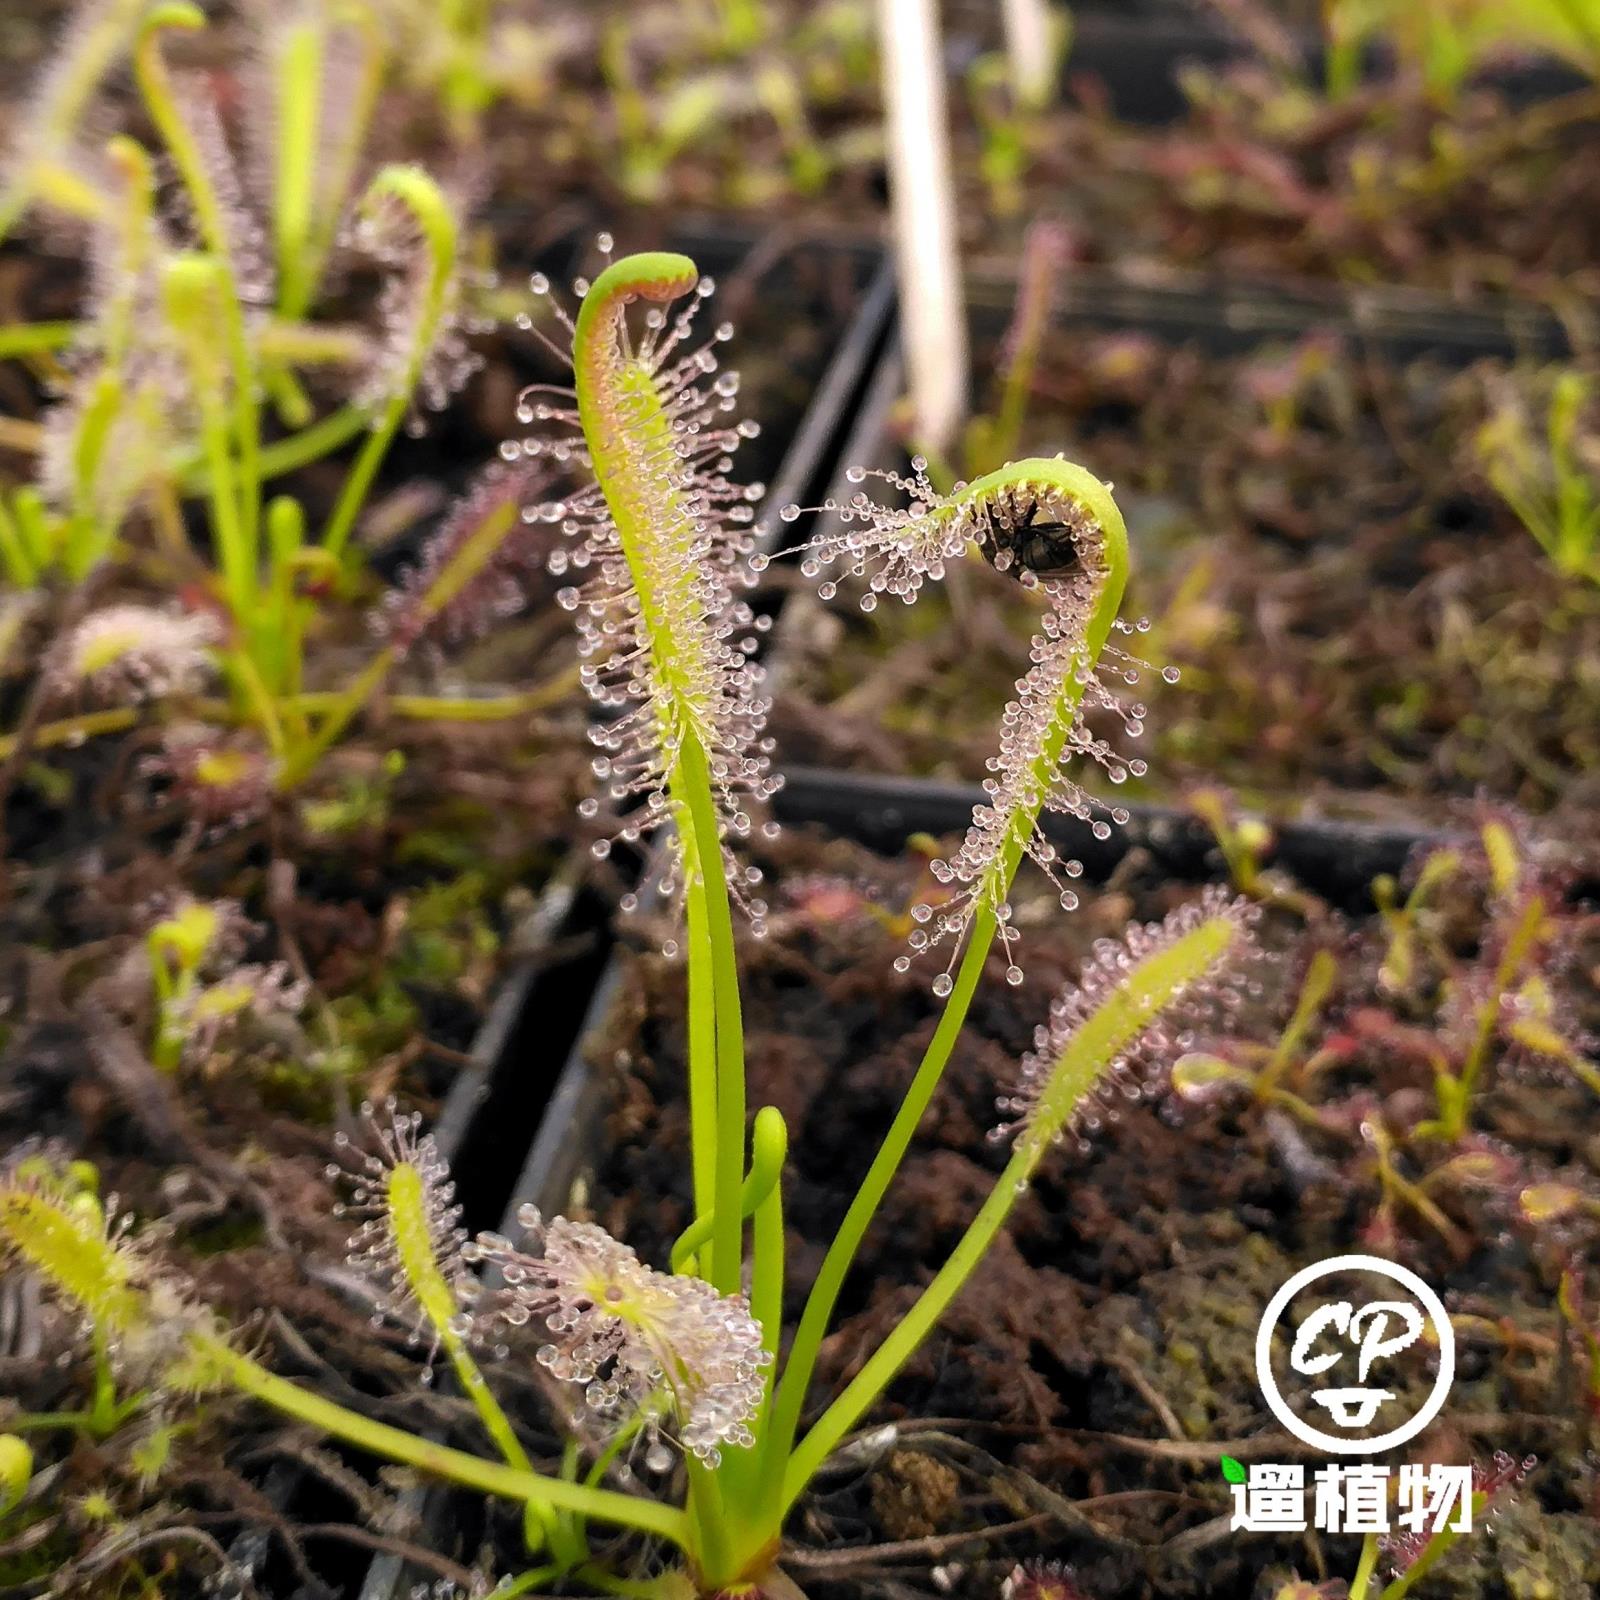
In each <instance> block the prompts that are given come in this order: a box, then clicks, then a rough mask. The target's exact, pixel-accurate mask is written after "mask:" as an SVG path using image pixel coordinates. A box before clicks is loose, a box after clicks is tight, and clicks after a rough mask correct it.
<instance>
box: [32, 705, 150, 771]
mask: <svg viewBox="0 0 1600 1600" xmlns="http://www.w3.org/2000/svg"><path fill="white" fill-rule="evenodd" d="M139 717H140V712H139V708H138V707H136V706H110V707H108V708H107V709H106V710H104V711H85V712H83V713H82V714H81V715H79V716H76V717H64V718H62V719H61V720H60V721H59V722H41V723H40V724H39V726H38V727H37V728H35V729H34V730H33V732H32V734H31V735H30V736H29V740H28V742H29V744H31V745H32V746H33V747H34V748H35V749H36V750H52V749H59V748H60V747H61V746H62V745H75V744H80V743H82V742H83V740H85V739H92V738H94V737H96V736H97V735H99V734H102V733H125V732H126V731H127V730H128V729H129V728H132V727H135V726H137V724H138V722H139ZM18 738H19V736H18V735H17V734H14V733H7V734H0V761H9V760H10V759H11V757H12V756H14V755H15V754H16V752H17V743H18Z"/></svg>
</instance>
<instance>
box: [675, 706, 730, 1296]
mask: <svg viewBox="0 0 1600 1600" xmlns="http://www.w3.org/2000/svg"><path fill="white" fill-rule="evenodd" d="M672 793H673V797H674V799H676V800H678V801H679V802H680V815H681V816H685V817H686V818H687V820H688V822H689V825H690V827H691V829H692V830H693V837H692V839H690V840H686V841H685V843H686V846H688V847H689V848H688V850H687V852H686V870H687V869H692V868H697V869H698V872H699V876H700V881H701V883H702V884H703V885H704V887H705V913H706V927H705V932H706V942H705V946H704V948H703V952H702V951H694V950H691V952H690V957H689V959H690V960H691V961H693V960H694V959H696V957H697V956H700V955H702V954H703V955H704V956H705V957H707V958H709V962H710V966H711V986H712V993H713V998H714V1004H715V1010H716V1029H717V1149H716V1165H715V1182H714V1186H713V1201H712V1204H713V1208H714V1219H715V1220H714V1223H713V1226H712V1233H711V1273H710V1277H709V1280H708V1281H709V1282H710V1283H711V1284H712V1285H713V1287H715V1288H717V1289H719V1290H721V1292H722V1293H723V1294H737V1293H738V1292H739V1285H740V1279H741V1277H742V1267H743V1259H744V1228H743V1224H742V1221H741V1218H740V1216H739V1191H740V1189H741V1188H742V1187H743V1184H744V1158H745V1131H744V1113H745V1093H744V1022H743V1016H742V1006H741V1001H740V998H739V962H738V954H737V952H736V950H735V948H734V942H733V910H732V906H731V904H730V902H729V898H728V877H727V868H726V863H725V862H724V860H723V855H722V837H721V833H720V830H719V829H718V827H717V814H716V806H715V803H714V802H713V800H712V790H711V772H710V768H709V767H708V766H707V763H706V756H705V751H704V750H703V749H702V748H701V745H700V739H699V735H698V734H696V733H695V732H693V731H692V730H688V731H686V732H685V734H684V736H683V743H682V745H681V747H680V749H679V752H678V761H677V767H676V771H675V773H674V781H673V783H672Z"/></svg>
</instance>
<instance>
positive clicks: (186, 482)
mask: <svg viewBox="0 0 1600 1600" xmlns="http://www.w3.org/2000/svg"><path fill="white" fill-rule="evenodd" d="M370 420H371V417H370V414H369V413H368V412H367V410H366V409H365V408H364V407H362V406H356V405H348V406H341V407H340V408H339V410H337V411H333V412H330V413H329V414H328V415H327V416H325V417H323V418H322V419H321V421H319V422H313V423H312V424H311V426H310V427H308V428H303V429H302V430H301V431H300V432H299V433H293V434H290V435H289V437H288V438H286V439H276V440H274V441H273V442H272V443H271V444H269V445H267V446H265V447H264V448H263V449H262V451H261V459H260V462H259V463H258V464H259V467H260V471H261V477H262V481H263V482H265V481H267V480H269V479H272V478H278V477H282V475H283V474H284V473H286V472H295V471H297V470H298V469H299V468H301V467H306V466H310V465H311V463H312V462H313V461H320V460H322V458H323V457H324V456H327V455H331V454H332V453H333V452H334V451H335V450H338V449H340V448H341V447H342V446H344V445H347V444H349V442H350V441H351V440H352V439H354V438H355V437H356V435H357V434H359V433H360V432H361V431H362V429H364V428H365V427H367V426H368V424H369V422H370ZM179 481H180V483H181V485H182V488H183V490H184V492H185V493H186V494H206V493H208V492H209V490H210V487H211V484H210V478H209V476H208V473H207V469H206V464H205V461H204V459H202V460H200V461H197V462H194V463H192V464H191V465H189V466H187V467H185V468H184V469H183V474H182V477H181V478H180V480H179Z"/></svg>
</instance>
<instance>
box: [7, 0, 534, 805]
mask: <svg viewBox="0 0 1600 1600" xmlns="http://www.w3.org/2000/svg"><path fill="white" fill-rule="evenodd" d="M254 15H255V19H256V20H255V21H254V22H253V23H252V24H251V27H252V29H253V34H252V45H253V51H254V54H253V59H252V60H251V61H250V62H249V63H248V65H247V69H246V70H245V71H243V72H242V73H241V74H240V79H239V82H240V94H239V107H238V115H237V116H236V117H235V116H232V115H230V116H228V117H227V118H225V117H224V114H223V109H222V107H221V106H220V105H219V103H218V100H217V97H216V93H215V91H214V90H213V89H212V88H211V87H210V85H209V84H208V83H207V82H206V81H205V80H204V79H202V78H201V77H199V75H197V74H195V73H192V72H188V71H185V70H182V69H180V68H179V67H177V66H175V65H174V64H173V61H172V59H170V57H171V56H173V55H175V53H176V51H175V48H174V46H175V42H176V41H177V40H178V39H179V38H181V36H183V35H191V34H195V33H197V32H199V31H200V30H202V29H203V28H204V27H205V19H204V16H203V14H202V13H201V12H200V10H199V9H198V8H197V7H196V6H194V5H192V4H189V3H188V0H157V3H154V4H146V5H144V6H142V7H137V8H134V10H133V11H132V12H130V11H129V8H128V7H126V6H121V7H105V6H101V7H98V8H91V10H90V11H89V12H87V13H86V16H85V19H84V20H83V21H82V22H81V23H80V25H79V29H78V32H77V33H76V35H74V36H73V37H71V38H69V39H68V40H67V41H66V42H65V43H64V44H63V45H62V46H61V47H60V54H59V57H58V60H57V62H56V64H55V66H54V67H53V68H52V69H51V71H50V72H49V73H48V74H47V77H46V81H45V84H44V86H43V88H42V89H41V91H40V93H39V105H38V109H37V112H36V119H37V127H36V134H37V137H34V138H32V139H31V140H30V141H24V143H23V145H22V147H21V148H20V149H19V150H18V151H17V152H16V153H15V154H14V156H13V159H12V163H11V170H10V177H9V180H8V181H9V189H8V190H7V191H6V192H7V193H8V194H9V195H10V196H11V200H10V204H9V209H8V210H7V211H6V212H4V213H0V221H5V222H9V220H10V218H11V212H12V211H15V212H17V213H18V214H19V215H21V216H23V217H24V219H25V220H31V219H32V217H33V216H34V214H35V213H39V214H41V215H44V216H47V217H48V218H49V219H50V220H51V222H52V225H53V226H55V227H57V228H60V227H64V226H65V227H70V228H76V229H77V230H78V237H80V238H81V239H82V240H83V241H84V254H85V257H86V265H87V272H86V279H87V289H86V293H85V305H84V311H83V314H82V316H81V317H80V318H78V319H76V320H74V321H70V322H62V323H44V324H25V325H12V326H10V327H6V328H0V355H4V356H8V357H11V358H13V359H16V360H19V361H24V362H26V363H27V364H28V365H29V367H30V368H31V369H32V371H33V373H34V374H35V376H36V377H37V378H38V380H39V382H40V385H41V388H42V391H43V396H44V403H43V406H42V410H41V417H40V420H39V421H38V422H37V423H33V422H24V421H23V420H22V419H11V421H10V424H9V426H8V428H7V430H6V434H5V439H6V442H7V443H8V444H9V445H12V446H13V447H16V448H21V449H25V450H27V451H30V452H31V453H32V455H33V457H34V460H35V468H34V473H33V478H32V481H31V482H28V483H24V484H22V485H20V486H18V487H15V488H13V489H11V490H10V491H9V492H0V574H3V576H4V577H5V578H6V579H7V580H8V586H9V587H10V589H11V590H12V591H13V593H12V595H11V596H10V598H9V600H8V601H7V602H6V603H5V608H4V610H3V611H0V645H3V644H5V643H6V640H7V635H8V633H9V635H10V637H11V642H12V643H13V644H14V643H16V642H18V641H20V640H21V639H22V638H23V637H25V635H26V633H27V631H28V630H29V629H32V630H34V631H36V632H44V631H46V630H47V629H48V628H50V627H52V626H54V627H55V628H56V630H57V632H58V635H59V637H58V640H57V642H56V644H55V645H54V647H53V648H51V649H50V650H49V651H48V653H47V655H46V660H45V669H44V670H43V671H42V672H40V673H39V674H38V675H37V681H36V690H35V695H34V700H33V704H32V705H31V707H30V709H29V711H28V714H27V715H26V716H25V717H24V719H23V720H22V723H21V725H20V726H19V728H18V729H17V730H15V731H14V732H13V733H11V734H8V735H0V760H9V759H11V758H12V757H13V756H15V755H16V754H17V752H18V751H19V750H21V751H23V752H24V753H26V752H27V751H30V750H42V749H48V748H51V747H53V746H61V745H70V744H74V743H77V742H79V741H81V740H82V739H83V738H86V737H89V736H93V735H96V734H104V733H114V732H120V731H123V730H126V729H128V728H130V727H133V726H135V725H136V724H139V723H142V722H144V721H147V720H148V721H157V722H160V723H162V724H163V725H164V727H165V729H166V732H165V733H164V735H163V741H164V742H163V747H162V748H163V755H162V758H161V759H162V760H163V761H164V766H165V776H166V778H167V779H168V780H170V782H171V784H172V786H173V787H174V788H175V790H176V791H177V792H178V793H179V794H181V795H184V796H187V798H188V799H189V800H190V802H191V804H192V808H193V810H194V812H195V814H196V815H197V816H200V817H202V818H208V819H210V818H216V817H219V816H223V815H227V814H238V813H239V812H240V811H242V810H245V811H247V810H248V809H249V808H250V806H251V805H259V804H264V803H265V802H266V801H267V800H268V799H269V798H270V796H271V795H272V794H273V793H275V792H283V791H287V790H292V789H294V788H296V787H297V786H298V785H300V784H301V783H302V782H303V781H304V780H305V779H306V778H307V777H308V776H309V775H310V774H311V773H312V772H313V770H314V769H315V768H316V767H317V765H318V763H319V762H320V761H321V759H322V757H323V756H324V755H325V754H326V752H327V751H328V750H329V749H330V748H331V747H332V746H333V745H334V744H335V743H336V741H338V740H339V738H340V737H341V736H342V735H343V734H344V733H345V731H346V730H347V729H348V728H349V727H350V726H351V724H352V723H353V721H354V720H355V719H356V718H357V717H358V716H359V715H360V714H361V712H362V711H363V710H364V709H365V708H366V707H367V706H368V705H370V704H371V702H372V701H373V700H374V698H375V697H376V696H377V695H378V694H379V692H380V691H381V690H382V689H383V688H384V687H385V685H386V683H387V682H388V680H389V678H390V676H391V674H392V672H393V671H394V669H395V668H396V667H397V666H398V665H399V664H400V663H401V662H402V661H403V660H404V659H405V657H406V655H407V654H408V652H409V651H410V650H411V649H412V648H413V647H414V646H415V645H416V644H417V642H418V641H419V640H420V639H422V638H423V637H424V636H428V635H435V636H436V635H438V634H440V633H453V632H459V631H460V630H461V629H462V628H463V627H464V626H466V625H467V624H469V623H470V622H471V621H472V618H473V617H478V618H481V617H483V616H485V615H488V614H491V613H493V611H494V610H495V607H496V605H497V604H498V601H499V591H498V588H497V585H499V584H502V583H503V580H504V573H503V571H502V570H501V569H500V566H499V563H501V562H502V560H503V558H504V556H505V554H506V550H507V545H508V541H514V540H515V538H516V536H517V535H518V534H519V531H522V532H525V531H527V525H526V524H524V523H523V522H522V521H521V520H520V518H519V516H518V510H519V503H520V500H521V498H522V496H523V495H524V494H525V493H526V492H527V489H528V474H527V472H526V470H524V471H522V472H513V471H510V470H508V469H507V468H506V465H505V464H504V463H495V464H494V465H493V466H492V467H491V469H490V470H489V472H488V473H487V474H486V475H485V476H484V477H483V478H482V479H481V480H480V482H479V484H478V486H477V487H476V488H475V489H474V490H472V491H471V492H470V493H468V494H467V495H466V496H465V497H464V498H463V500H462V501H461V502H460V503H459V504H458V505H457V506H456V508H455V509H454V511H453V512H452V513H451V514H450V515H449V516H448V517H447V518H446V519H445V521H444V524H443V526H442V527H441V529H440V530H439V533H438V535H437V537H436V538H435V539H434V541H433V543H432V544H431V545H430V547H429V548H428V550H427V551H426V552H425V555H424V557H423V559H422V561H421V562H420V563H419V565H418V566H417V568H416V569H415V571H414V572H413V573H412V575H411V577H410V579H409V580H408V581H406V582H405V583H403V584H402V585H401V586H400V587H399V589H398V590H397V591H396V592H394V593H392V594H391V595H389V596H388V597H387V600H386V602H385V603H383V604H382V605H381V606H380V608H379V610H378V612H377V613H376V614H375V615H374V616H373V617H372V618H371V619H370V620H371V622H372V623H373V630H372V631H373V632H375V633H376V634H377V636H378V637H377V640H376V642H375V643H374V642H373V641H372V639H371V635H370V633H369V630H368V629H367V627H366V626H364V623H365V622H366V621H367V620H369V619H368V618H367V617H366V612H367V609H368V607H369V606H370V603H371V596H370V591H371V579H370V577H369V576H368V575H367V574H366V573H365V572H364V570H363V562H362V551H361V545H360V541H359V540H358V539H356V538H355V537H353V536H354V535H355V533H356V530H357V526H358V522H359V520H360V518H361V516H362V515H363V513H364V512H365V511H366V510H367V509H368V508H369V506H370V503H371V501H372V498H373V491H374V488H375V485H376V484H377V481H378V475H379V472H380V469H381V468H382V467H383V465H384V463H385V461H386V459H387V458H388V457H389V455H390V454H391V451H392V449H393V447H394V445H395V443H396V441H397V440H399V439H402V438H405V437H407V436H409V435H410V434H413V433H417V432H420V431H421V429H422V423H423V419H424V417H425V416H426V414H427V413H428V412H430V411H437V410H440V409H442V408H443V407H444V406H445V405H446V404H447V403H448V402H449V400H450V398H451V396H452V395H453V394H454V393H455V392H456V391H457V390H458V389H459V388H460V386H461V385H462V384H463V383H464V382H465V380H466V379H467V378H468V377H469V376H470V375H471V374H472V373H473V371H474V370H475V369H476V366H477V365H478V359H479V358H478V357H477V355H476V354H475V352H474V350H473V347H472V343H471V335H472V334H473V333H475V332H477V331H481V330H482V329H483V328H484V327H485V326H486V323H485V321H484V318H483V316H482V315H481V313H480V312H479V310H478V309H477V307H478V304H479V301H480V299H481V294H480V293H479V291H481V290H483V289H486V287H487V286H486V285H484V284H481V283H478V282H477V281H475V279H474V275H473V274H472V273H471V272H470V271H469V270H468V269H467V262H466V258H467V240H466V238H465V236H464V228H465V219H464V216H463V208H462V205H461V204H460V202H459V201H458V199H457V198H455V197H454V196H452V195H451V194H450V193H449V192H448V191H447V189H446V188H445V187H444V186H443V185H441V184H440V183H439V182H438V181H436V180H435V179H434V178H433V177H432V176H430V175H429V174H428V173H427V172H425V171H424V170H422V169H421V168H420V167H417V166H414V165H409V164H387V165H381V166H378V167H376V169H375V170H374V169H373V167H372V166H371V164H370V162H369V161H368V159H367V156H366V147H367V144H368V140H369V135H370V133H371V130H372V127H373V124H374V121H375V118H376V117H377V114H378V107H379V103H380V88H381V68H382V54H381V50H380V44H379V41H378V39H377V37H376V35H375V30H374V27H373V26H372V25H371V23H372V19H371V17H370V16H369V15H368V14H367V13H366V12H364V11H362V10H361V9H360V8H355V9H353V10H351V11H350V12H348V13H347V12H343V11H339V10H337V9H335V8H328V7H324V6H322V5H320V4H304V5H298V4H291V5H287V6H284V7H280V8H273V9H271V10H267V9H265V8H263V9H262V10H261V11H259V12H257V13H255V14H254ZM122 55H126V56H127V57H128V58H129V59H130V61H131V66H132V77H133V82H134V86H135V88H136V90H137V92H138V96H139V99H140V102H141V104H142V110H143V113H144V117H145V120H146V121H147V122H148V124H149V125H150V126H151V127H152V128H153V129H154V130H155V132H156V134H157V136H158V138H159V148H158V149H147V148H146V147H145V146H144V145H142V144H141V143H139V142H138V141H136V140H135V139H133V138H131V137H129V136H128V135H126V134H118V135H117V136H115V137H114V138H112V139H111V140H110V141H109V143H107V144H105V145H104V146H103V147H101V148H99V149H95V148H92V147H91V146H90V145H89V143H88V135H87V133H86V132H85V125H84V121H83V119H84V107H85V102H86V101H87V99H88V98H89V95H90V92H91V91H92V89H93V88H94V87H95V86H96V85H97V83H98V81H99V78H100V77H101V76H103V74H104V72H105V71H106V70H107V67H108V64H109V62H110V61H111V60H113V59H120V58H121V56H122ZM46 134H48V135H49V137H48V139H47V138H46ZM65 172H72V173H81V174H82V179H81V182H80V183H79V184H78V185H77V186H75V187H74V186H71V185H68V184H66V182H65V179H64V178H63V176H62V174H63V173H65ZM352 274H365V278H364V279H363V278H361V277H359V276H354V277H353V276H352ZM367 280H372V281H374V282H376V284H377V285H378V287H377V289H376V292H375V294H374V295H373V296H371V297H370V298H371V300H372V303H373V313H374V314H373V315H372V316H370V317H367V318H365V319H364V320H361V321H351V322H333V321H328V320H319V319H318V318H317V315H316V313H318V312H319V311H321V310H323V309H324V308H325V306H326V304H327V303H328V302H329V301H330V300H331V299H332V298H333V296H334V294H335V292H336V291H340V290H349V289H350V288H351V286H352V285H354V286H356V287H359V286H360V284H361V283H362V282H364V281H367ZM346 300H347V303H348V302H350V301H354V302H355V303H356V305H357V306H358V307H361V306H362V301H361V299H360V298H359V297H358V296H356V295H353V294H347V295H346ZM329 397H331V400H332V403H331V404H330V403H329ZM341 449H343V450H345V452H346V462H345V467H344V472H343V477H342V481H341V482H339V485H338V487H337V489H336V490H335V491H333V492H332V493H331V495H330V496H329V498H328V502H327V503H326V504H325V505H323V504H320V503H312V502H309V501H308V500H307V499H305V498H304V497H302V496H299V495H295V494H285V493H276V492H274V483H275V481H276V480H278V479H280V478H282V477H283V476H284V475H285V474H289V473H292V472H294V471H296V470H297V469H303V468H305V467H307V466H309V465H310V464H312V463H314V462H317V461H318V460H320V459H321V458H323V457H326V456H328V455H330V454H332V453H333V452H336V451H339V450H341ZM197 522H198V523H199V525H200V526H199V528H198V529H197V528H196V523H197ZM197 533H198V535H199V536H198V537H197V536H196V535H197ZM112 588H115V589H116V591H117V592H116V593H115V594H113V595H109V596H108V595H107V594H106V591H107V590H108V589H112ZM152 589H153V590H154V593H153V594H152V592H151V591H152ZM469 614H471V615H470V616H469ZM342 624H345V625H344V626H343V627H342V632H341V625H342ZM350 624H353V626H350ZM352 632H353V633H354V634H355V635H356V637H357V638H358V639H360V640H362V641H363V642H364V643H365V644H366V645H367V650H366V657H365V659H364V660H362V659H359V658H358V659H356V660H355V661H354V664H352V663H351V660H350V657H349V655H348V653H347V654H346V655H345V656H343V657H340V656H337V655H334V656H332V657H330V656H329V655H328V653H327V652H326V651H325V650H324V651H323V652H322V655H321V656H320V657H318V651H319V648H320V647H323V646H325V645H326V644H327V643H328V642H329V641H330V640H331V641H332V642H333V643H335V644H337V643H338V642H339V641H340V639H341V638H347V637H348V636H349V635H350V634H351V633H352ZM311 657H318V666H317V668H316V669H315V670H308V665H307V663H308V658H311ZM0 659H3V652H0ZM327 659H333V660H335V661H337V662H338V665H337V666H336V667H335V668H332V669H330V668H326V667H321V666H320V661H321V660H327ZM308 680H309V681H308ZM315 680H320V681H315ZM564 687H565V685H563V688H564ZM537 703H538V702H537V697H535V698H534V700H533V701H531V702H530V699H529V697H528V696H513V697H508V698H507V699H506V701H505V703H504V704H503V705H502V706H500V707H498V708H497V707H495V706H494V705H492V704H485V703H484V702H482V701H477V700H474V701H471V702H467V701H462V700H453V699H451V698H448V697H419V696H410V697H400V698H399V699H398V700H396V701H395V702H393V703H392V704H393V708H394V709H395V710H396V711H397V712H398V713H399V714H402V715H414V716H417V717H423V718H432V719H447V718H450V717H453V716H458V715H459V716H470V717H472V718H474V719H481V718H484V717H487V716H492V715H495V714H496V712H497V710H498V712H499V714H504V715H517V714H520V713H523V712H525V711H527V710H530V709H536V706H537Z"/></svg>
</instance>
